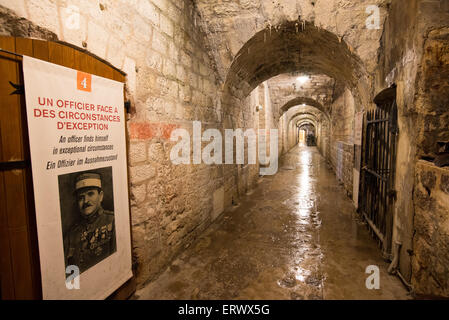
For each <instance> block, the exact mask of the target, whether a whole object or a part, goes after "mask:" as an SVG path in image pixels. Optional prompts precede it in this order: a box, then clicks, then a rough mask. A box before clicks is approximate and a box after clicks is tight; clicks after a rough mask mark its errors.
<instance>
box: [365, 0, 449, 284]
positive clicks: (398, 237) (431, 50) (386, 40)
mask: <svg viewBox="0 0 449 320" xmlns="http://www.w3.org/2000/svg"><path fill="white" fill-rule="evenodd" d="M448 25H449V3H448V2H447V1H445V0H435V1H426V0H397V1H394V2H392V3H391V6H390V9H389V13H388V18H387V20H386V22H385V28H384V34H383V36H382V38H381V50H379V60H378V64H379V66H378V70H377V74H376V77H375V80H374V92H375V93H378V92H380V91H381V90H383V89H385V88H387V87H389V86H390V85H392V84H393V83H395V84H396V85H397V105H398V125H399V136H398V143H397V160H396V181H395V190H396V191H397V195H398V196H397V199H396V202H395V210H394V211H395V213H394V221H395V222H394V227H393V241H394V242H399V243H401V244H402V246H401V251H400V252H399V266H398V269H399V271H400V272H401V274H402V275H403V277H404V278H405V279H406V280H407V281H410V279H411V278H412V266H411V259H412V257H411V256H410V252H413V251H414V241H413V234H414V227H413V225H414V210H415V208H414V205H413V204H414V201H413V196H412V195H413V189H414V188H415V182H416V181H415V179H414V177H415V164H416V161H417V160H418V158H419V157H420V156H424V155H429V156H432V155H434V154H435V149H434V148H435V146H434V143H435V142H436V141H437V140H438V139H445V137H447V125H446V126H441V123H440V121H442V120H444V117H445V115H444V114H442V113H441V111H442V110H444V108H441V107H442V106H443V105H445V104H444V99H445V98H444V96H439V94H441V92H443V91H444V92H447V90H445V89H443V88H440V86H442V87H444V83H445V82H444V80H442V78H439V77H441V76H443V77H445V76H444V75H443V74H444V71H443V73H442V74H441V73H439V72H440V67H441V66H442V63H444V62H443V61H445V60H444V59H445V58H444V54H443V52H444V50H443V48H444V42H445V41H446V42H447V40H444V39H445V36H444V33H445V32H444V27H448ZM438 30H439V31H438ZM427 39H428V40H427ZM426 43H427V48H425V45H426ZM439 59H443V60H439ZM438 61H439V62H438ZM446 64H447V60H446ZM433 73H435V74H433ZM446 78H447V77H446ZM440 89H441V90H442V91H440ZM443 94H444V93H443ZM446 101H447V100H446ZM438 110H439V111H438ZM444 112H445V111H443V113H444ZM440 115H441V116H442V118H440Z"/></svg>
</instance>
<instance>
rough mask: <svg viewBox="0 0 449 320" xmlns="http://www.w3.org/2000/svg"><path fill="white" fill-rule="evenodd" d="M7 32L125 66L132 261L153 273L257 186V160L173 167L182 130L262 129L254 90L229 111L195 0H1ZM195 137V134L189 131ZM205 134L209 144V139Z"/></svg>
mask: <svg viewBox="0 0 449 320" xmlns="http://www.w3.org/2000/svg"><path fill="white" fill-rule="evenodd" d="M0 24H1V25H0V32H1V34H2V35H13V36H22V37H36V38H41V39H46V40H60V41H64V42H67V43H70V44H72V45H75V46H77V47H79V48H82V49H85V50H87V51H89V52H91V53H93V54H94V55H96V56H98V57H99V58H101V59H103V60H105V61H107V62H109V63H110V64H112V65H113V66H115V67H117V68H119V69H121V70H123V71H125V72H126V73H127V84H126V87H127V99H129V100H130V101H131V102H132V112H131V114H130V115H129V119H128V122H127V125H128V133H129V141H128V143H129V159H128V164H129V174H130V176H129V178H130V189H131V218H132V221H131V222H132V236H133V243H132V246H133V267H134V269H135V273H136V275H137V280H138V284H139V285H142V284H144V283H145V282H147V281H149V280H151V279H152V278H154V277H155V276H156V275H157V274H158V273H159V272H160V271H162V270H163V268H164V267H165V266H166V265H167V264H168V262H169V261H170V260H171V259H173V257H174V256H175V255H177V254H178V252H180V251H181V250H183V249H184V248H185V247H186V246H188V245H189V244H190V243H191V242H192V241H193V239H194V238H195V237H196V236H197V235H199V234H200V233H201V232H202V231H203V230H204V229H205V228H206V227H207V226H208V225H209V224H210V223H211V222H212V221H213V220H214V219H216V218H217V217H218V215H219V214H220V213H222V212H223V210H224V209H225V208H226V207H227V206H229V205H232V204H233V203H237V202H238V198H239V197H240V196H242V195H243V194H245V193H246V192H247V191H248V190H249V189H251V188H252V187H253V186H254V184H255V181H256V179H257V178H258V176H259V175H258V166H255V165H243V166H237V165H205V164H196V165H173V164H172V163H171V161H170V157H169V155H170V151H171V149H172V147H173V146H174V144H175V143H176V142H172V141H170V135H171V132H172V131H173V130H174V129H176V128H184V129H187V130H188V131H189V132H190V133H191V134H192V121H194V120H197V121H201V123H202V131H204V130H206V129H208V128H216V129H220V130H223V129H224V128H248V127H251V128H255V129H257V127H258V119H257V117H256V115H255V108H254V102H253V101H252V100H251V96H249V97H247V98H245V99H241V100H239V101H237V102H236V106H235V108H234V110H233V111H232V112H230V113H227V114H225V113H224V111H223V108H222V107H221V101H220V98H221V94H220V81H219V80H218V77H217V72H216V67H215V62H214V61H213V59H211V57H210V56H209V51H208V48H210V44H209V43H208V40H207V37H206V36H205V34H204V32H203V30H202V29H201V23H200V18H199V15H198V13H197V11H196V8H195V6H194V4H193V2H192V1H190V0H173V1H171V0H151V1H150V0H134V1H128V0H126V1H125V0H119V1H115V0H114V1H101V3H98V2H96V1H57V2H56V1H51V0H41V1H37V0H30V1H24V0H17V1H9V0H0ZM191 136H192V135H191ZM206 144H207V142H203V146H205V145H206Z"/></svg>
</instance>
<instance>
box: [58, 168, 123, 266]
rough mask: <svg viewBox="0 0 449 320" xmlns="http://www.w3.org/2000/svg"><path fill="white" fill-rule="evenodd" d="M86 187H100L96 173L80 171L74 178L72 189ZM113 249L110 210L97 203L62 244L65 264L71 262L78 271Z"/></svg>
mask: <svg viewBox="0 0 449 320" xmlns="http://www.w3.org/2000/svg"><path fill="white" fill-rule="evenodd" d="M89 187H99V188H101V179H100V176H99V175H97V174H83V175H81V176H80V177H78V178H77V181H76V190H79V189H81V188H89ZM116 249H117V246H116V239H115V223H114V212H112V211H107V210H104V209H103V208H102V207H100V208H99V209H98V210H97V212H95V213H92V214H91V215H89V216H87V217H82V218H81V220H80V222H79V223H78V224H76V225H74V226H73V227H72V228H71V229H70V231H69V234H68V236H67V238H66V244H65V251H66V252H65V257H66V266H68V265H75V266H77V267H78V268H79V269H80V273H82V272H83V271H85V270H87V269H89V268H90V267H92V266H94V265H96V264H97V263H99V262H100V261H102V260H103V259H105V258H107V257H108V256H110V255H111V254H112V253H114V252H115V251H116Z"/></svg>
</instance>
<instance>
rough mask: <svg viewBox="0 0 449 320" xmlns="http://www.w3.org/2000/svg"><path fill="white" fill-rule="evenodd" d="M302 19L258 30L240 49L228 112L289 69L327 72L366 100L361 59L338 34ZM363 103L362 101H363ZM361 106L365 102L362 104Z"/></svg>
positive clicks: (226, 99)
mask: <svg viewBox="0 0 449 320" xmlns="http://www.w3.org/2000/svg"><path fill="white" fill-rule="evenodd" d="M301 23H303V22H302V21H297V20H296V21H287V22H284V23H282V24H281V25H280V26H279V27H278V28H276V29H268V28H265V29H263V30H261V31H259V32H258V33H256V34H255V35H254V36H253V37H252V38H251V39H250V40H248V41H247V42H246V43H245V44H244V45H243V47H242V48H241V49H240V51H239V52H238V54H237V55H236V57H235V58H234V61H233V62H232V64H231V67H230V69H229V71H228V74H227V77H226V80H225V84H224V96H223V104H224V108H225V110H224V111H225V112H226V110H227V109H228V108H231V106H236V105H238V104H236V103H234V102H235V101H233V98H235V99H238V100H241V99H243V98H245V97H247V96H248V95H249V94H250V92H251V91H252V90H253V89H254V88H256V87H257V86H258V85H259V84H261V83H262V82H264V81H265V80H267V79H269V78H271V77H274V76H276V75H279V74H282V73H288V72H303V73H313V74H325V75H328V76H330V77H332V78H334V79H336V80H337V81H341V82H342V83H343V84H344V85H346V86H347V87H348V88H350V89H351V91H353V92H354V96H355V97H356V99H357V100H364V101H363V102H365V103H366V104H367V103H368V101H367V97H366V91H367V90H366V88H368V76H367V72H366V70H365V68H364V66H363V62H362V61H361V59H360V58H359V57H358V56H357V55H356V54H354V53H353V51H352V49H350V47H349V46H348V45H347V44H346V42H345V41H343V40H341V38H339V37H338V36H337V35H335V34H333V33H331V32H329V31H327V30H325V29H322V28H319V27H317V26H315V25H314V24H313V23H310V22H304V23H305V25H304V28H301V26H300V25H301ZM359 102H361V101H359ZM359 105H362V103H360V104H359Z"/></svg>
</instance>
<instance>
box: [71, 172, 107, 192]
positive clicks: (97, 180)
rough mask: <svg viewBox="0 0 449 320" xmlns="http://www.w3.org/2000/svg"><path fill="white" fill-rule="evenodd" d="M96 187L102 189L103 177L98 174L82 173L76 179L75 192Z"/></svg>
mask: <svg viewBox="0 0 449 320" xmlns="http://www.w3.org/2000/svg"><path fill="white" fill-rule="evenodd" d="M91 187H96V188H100V189H101V176H100V175H99V174H98V173H82V174H80V175H79V176H77V177H76V179H75V191H78V190H80V189H84V188H91Z"/></svg>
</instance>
